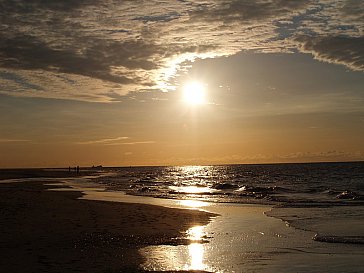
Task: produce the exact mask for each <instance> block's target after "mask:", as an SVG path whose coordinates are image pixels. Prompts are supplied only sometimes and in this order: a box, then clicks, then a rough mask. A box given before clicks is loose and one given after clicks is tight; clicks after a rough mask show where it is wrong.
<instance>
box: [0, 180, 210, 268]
mask: <svg viewBox="0 0 364 273" xmlns="http://www.w3.org/2000/svg"><path fill="white" fill-rule="evenodd" d="M59 174H60V173H59ZM54 176H56V175H52V177H54ZM12 178H14V176H12ZM34 180H37V179H34ZM38 180H43V181H42V182H36V181H31V182H29V181H27V182H19V181H18V182H16V183H0V200H1V201H0V202H1V206H0V215H1V217H0V222H1V223H0V253H1V254H0V271H1V272H139V271H140V272H141V271H142V269H140V268H139V265H140V264H142V263H143V257H142V256H141V254H140V253H139V252H138V250H139V249H140V248H142V247H145V246H149V245H159V244H167V245H169V244H185V243H187V241H186V240H185V239H183V238H182V237H183V232H185V231H186V230H188V229H189V228H191V227H192V226H195V225H205V224H207V223H208V222H209V220H210V217H211V216H213V215H212V214H208V213H206V212H201V211H197V210H181V209H180V210H179V209H171V208H166V207H160V206H153V205H145V204H127V203H115V202H103V201H89V200H77V198H79V197H81V196H82V193H80V192H77V191H57V192H56V191H48V189H50V188H56V187H57V186H46V185H45V184H46V183H47V180H46V179H44V178H42V179H40V178H38ZM3 182H6V181H4V180H3ZM48 183H49V181H48ZM179 238H181V239H179Z"/></svg>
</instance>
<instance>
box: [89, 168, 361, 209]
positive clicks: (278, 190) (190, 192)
mask: <svg viewBox="0 0 364 273" xmlns="http://www.w3.org/2000/svg"><path fill="white" fill-rule="evenodd" d="M103 172H108V173H109V174H108V175H107V176H100V177H99V178H98V179H94V181H95V182H97V183H99V184H102V185H103V186H105V187H106V188H107V189H109V190H114V191H115V190H116V191H124V192H126V193H128V194H132V195H140V196H152V197H158V198H168V199H194V200H196V199H197V200H202V201H208V202H223V203H226V202H228V203H253V204H269V205H276V206H288V207H297V206H299V207H302V206H309V207H312V206H314V207H323V206H347V205H350V206H361V205H364V162H344V163H300V164H261V165H218V166H173V167H118V168H106V169H105V168H103Z"/></svg>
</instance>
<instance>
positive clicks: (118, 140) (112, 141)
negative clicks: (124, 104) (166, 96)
mask: <svg viewBox="0 0 364 273" xmlns="http://www.w3.org/2000/svg"><path fill="white" fill-rule="evenodd" d="M127 139H129V137H125V136H123V137H115V138H104V139H96V140H86V141H80V142H76V144H80V145H94V144H96V145H138V144H153V143H155V141H152V140H146V141H129V142H125V140H127ZM0 142H1V141H0Z"/></svg>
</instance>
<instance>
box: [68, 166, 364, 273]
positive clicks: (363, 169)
mask: <svg viewBox="0 0 364 273" xmlns="http://www.w3.org/2000/svg"><path fill="white" fill-rule="evenodd" d="M80 179H81V180H80V181H79V182H77V181H78V179H77V178H76V181H74V182H77V183H76V184H75V185H76V186H77V185H79V186H80V187H81V188H85V180H84V178H80ZM86 180H87V179H86ZM90 180H91V182H96V183H98V184H99V185H98V186H100V188H102V189H103V190H102V191H99V190H97V187H96V192H95V194H96V195H93V196H92V189H91V191H90V190H88V192H89V193H88V194H87V193H86V197H85V198H90V199H94V198H95V197H96V198H101V199H98V200H113V201H122V202H132V203H134V202H135V203H140V202H141V203H147V204H157V205H166V206H172V207H182V208H186V206H187V207H194V208H200V209H203V210H207V211H210V212H213V213H215V214H218V215H220V216H218V217H216V218H215V219H214V220H212V221H211V222H210V223H209V224H208V225H206V226H195V227H192V228H191V229H189V230H187V231H186V234H185V236H187V238H189V239H191V240H192V242H191V243H190V244H189V245H178V246H170V245H161V246H159V245H158V246H148V247H146V248H143V249H141V250H140V252H141V253H142V255H144V257H145V259H146V260H145V263H144V264H143V265H142V268H144V269H146V270H150V271H154V270H157V271H174V270H206V271H208V272H292V273H293V272H363V268H364V229H363V226H364V162H356V163H315V164H272V165H222V166H177V167H124V168H102V169H100V173H99V175H97V176H93V177H90ZM93 185H94V183H91V185H90V186H91V187H94V186H93ZM104 189H106V191H105V190H104ZM90 192H91V193H90ZM120 192H126V193H127V194H128V195H125V194H122V193H120ZM90 194H91V195H90ZM100 194H101V195H100ZM120 194H121V195H120ZM87 195H88V197H87ZM126 197H128V198H126ZM151 197H158V198H151ZM201 201H202V202H201ZM201 239H203V241H205V240H207V241H208V242H207V243H204V242H200V240H201ZM194 240H195V241H194ZM196 240H197V241H196Z"/></svg>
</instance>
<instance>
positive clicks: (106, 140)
mask: <svg viewBox="0 0 364 273" xmlns="http://www.w3.org/2000/svg"><path fill="white" fill-rule="evenodd" d="M126 139H129V137H115V138H104V139H96V140H87V141H80V142H76V144H82V145H88V144H104V145H108V144H109V145H110V144H113V143H115V142H117V141H120V140H126Z"/></svg>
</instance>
